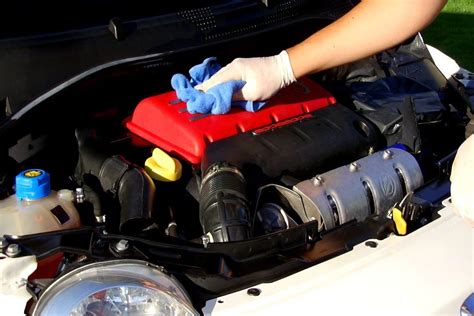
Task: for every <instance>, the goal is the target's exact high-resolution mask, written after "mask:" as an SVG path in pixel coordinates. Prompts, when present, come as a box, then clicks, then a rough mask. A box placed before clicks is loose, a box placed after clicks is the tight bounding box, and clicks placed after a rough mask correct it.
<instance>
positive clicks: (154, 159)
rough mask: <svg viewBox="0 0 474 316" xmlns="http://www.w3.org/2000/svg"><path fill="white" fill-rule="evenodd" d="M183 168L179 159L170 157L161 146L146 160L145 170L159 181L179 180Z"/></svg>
mask: <svg viewBox="0 0 474 316" xmlns="http://www.w3.org/2000/svg"><path fill="white" fill-rule="evenodd" d="M182 169H183V167H182V166H181V163H180V162H179V160H177V159H175V158H173V157H170V155H168V154H167V153H165V152H164V151H163V150H161V149H159V148H155V149H154V150H153V154H152V156H151V157H150V158H148V159H147V160H146V161H145V170H146V171H147V172H148V174H149V175H150V177H152V178H153V179H155V180H158V181H165V182H172V181H176V180H179V178H181V172H182Z"/></svg>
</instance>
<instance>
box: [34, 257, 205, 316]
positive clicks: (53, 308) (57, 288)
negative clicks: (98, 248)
mask: <svg viewBox="0 0 474 316" xmlns="http://www.w3.org/2000/svg"><path fill="white" fill-rule="evenodd" d="M119 287H123V288H133V289H136V288H142V289H144V291H149V292H150V293H152V292H153V293H156V295H162V297H163V298H166V299H167V300H171V301H173V302H175V303H177V304H179V306H180V308H181V307H182V308H183V310H185V311H187V312H188V314H190V315H197V312H196V310H195V309H194V308H193V306H192V304H191V300H190V298H189V296H188V294H187V293H186V291H185V290H184V288H183V286H182V285H181V284H180V283H179V282H178V281H177V280H176V279H175V278H174V277H173V276H171V275H168V274H166V273H165V272H163V269H162V268H160V267H158V266H155V265H153V264H150V263H148V262H145V261H141V260H129V259H125V260H110V261H101V262H94V263H90V264H87V265H84V266H82V267H79V268H77V269H74V270H71V271H69V272H68V273H66V274H64V275H62V276H61V277H59V278H57V279H56V280H55V281H54V282H53V283H51V284H50V285H49V286H48V287H47V288H46V289H45V290H44V291H43V293H42V294H41V295H40V298H39V300H38V302H37V304H36V306H35V308H34V311H33V315H60V314H61V315H62V314H69V313H70V312H71V311H73V310H74V309H75V308H77V306H79V304H81V302H83V301H85V300H87V299H88V298H89V297H91V296H92V295H94V294H95V293H98V292H100V291H107V290H110V289H113V288H119Z"/></svg>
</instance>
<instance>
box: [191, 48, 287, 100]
mask: <svg viewBox="0 0 474 316" xmlns="http://www.w3.org/2000/svg"><path fill="white" fill-rule="evenodd" d="M230 80H242V81H245V85H244V87H243V88H242V90H240V91H238V92H236V93H234V95H233V98H232V99H233V100H234V101H239V100H240V101H241V100H246V101H263V100H268V99H269V98H270V97H271V96H273V95H274V94H275V93H277V92H278V91H279V90H280V89H282V88H284V87H286V86H288V85H290V84H291V83H293V82H294V81H296V78H295V76H294V74H293V69H292V68H291V63H290V58H289V57H288V53H287V52H286V51H285V50H284V51H282V52H281V53H280V54H278V55H275V56H269V57H254V58H236V59H234V60H233V61H232V62H231V63H229V64H228V65H227V66H225V67H224V68H222V69H221V70H219V71H218V72H217V73H216V74H214V76H212V77H211V78H210V79H209V80H207V81H205V82H203V83H202V84H200V85H197V86H196V87H195V88H196V89H198V90H202V91H204V92H207V90H209V89H211V88H212V87H214V86H216V85H218V84H221V83H224V82H226V81H230Z"/></svg>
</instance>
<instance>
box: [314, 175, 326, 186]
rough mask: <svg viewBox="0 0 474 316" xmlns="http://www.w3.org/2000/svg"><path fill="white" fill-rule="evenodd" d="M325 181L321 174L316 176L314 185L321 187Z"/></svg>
mask: <svg viewBox="0 0 474 316" xmlns="http://www.w3.org/2000/svg"><path fill="white" fill-rule="evenodd" d="M323 182H324V179H323V177H321V176H316V177H314V178H313V185H314V186H317V187H319V186H321V185H322V184H323Z"/></svg>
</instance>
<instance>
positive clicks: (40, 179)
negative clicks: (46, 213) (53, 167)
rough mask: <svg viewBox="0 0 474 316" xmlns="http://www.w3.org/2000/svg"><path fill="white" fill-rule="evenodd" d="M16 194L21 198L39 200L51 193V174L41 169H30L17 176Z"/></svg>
mask: <svg viewBox="0 0 474 316" xmlns="http://www.w3.org/2000/svg"><path fill="white" fill-rule="evenodd" d="M15 183H16V196H17V198H18V199H20V200H38V199H41V198H44V197H46V196H48V195H49V193H50V192H51V185H50V180H49V174H48V173H47V172H46V171H44V170H41V169H28V170H25V171H22V172H20V174H19V175H17V176H16V178H15Z"/></svg>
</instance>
